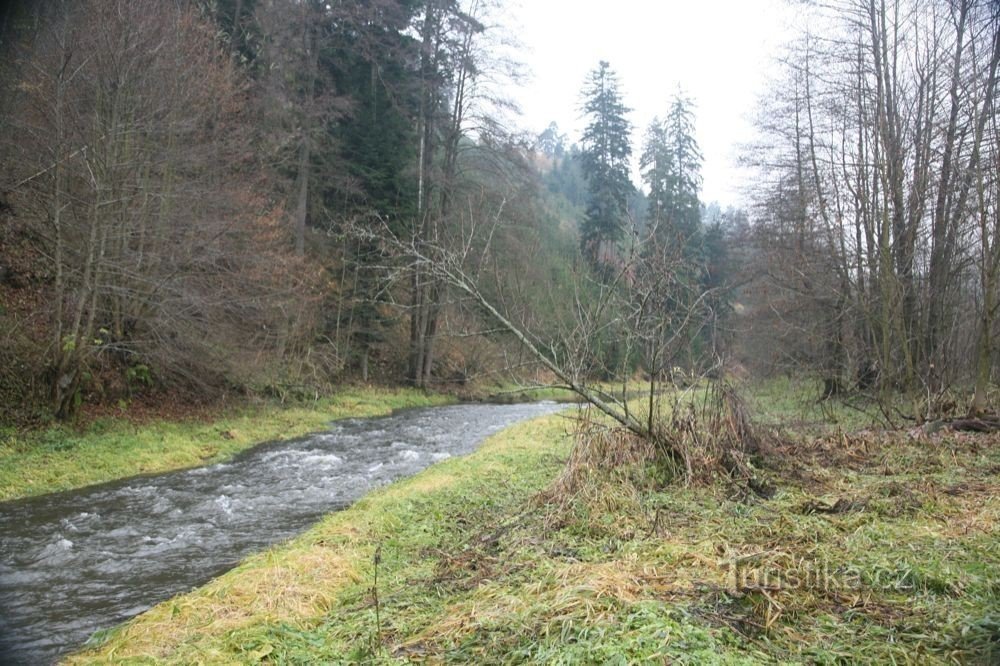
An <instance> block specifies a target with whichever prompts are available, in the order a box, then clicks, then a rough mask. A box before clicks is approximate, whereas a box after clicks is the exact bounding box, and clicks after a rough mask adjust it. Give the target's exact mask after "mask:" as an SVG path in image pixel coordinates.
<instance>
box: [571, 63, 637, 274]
mask: <svg viewBox="0 0 1000 666" xmlns="http://www.w3.org/2000/svg"><path fill="white" fill-rule="evenodd" d="M583 97H584V103H583V111H584V114H585V116H586V117H587V119H588V123H587V128H586V130H585V131H584V133H583V152H582V154H581V157H582V160H581V166H582V168H583V173H584V176H585V177H586V179H587V194H588V196H587V209H586V215H585V218H584V221H583V226H582V229H581V243H582V246H583V253H584V255H585V256H586V257H587V258H588V259H589V260H590V262H591V264H592V265H593V266H594V267H597V268H599V267H601V266H603V265H606V264H608V263H611V262H613V257H614V256H615V254H616V252H617V243H618V242H619V241H621V240H622V237H623V235H624V230H625V226H626V223H627V221H628V202H629V197H630V195H631V194H632V191H633V190H634V187H633V186H632V182H631V180H629V158H630V157H631V156H632V144H631V139H630V136H629V135H630V133H631V131H632V125H631V123H629V121H628V119H627V118H626V115H627V114H628V113H629V111H630V110H631V109H629V108H628V107H626V106H625V104H624V103H623V102H622V95H621V91H620V90H619V84H618V77H617V75H616V74H615V73H614V71H613V70H612V69H611V67H610V65H609V64H608V63H607V62H606V61H601V63H600V64H599V65H598V67H597V68H596V69H595V70H593V71H592V72H591V73H590V76H589V78H588V80H587V83H586V85H585V87H584V90H583Z"/></svg>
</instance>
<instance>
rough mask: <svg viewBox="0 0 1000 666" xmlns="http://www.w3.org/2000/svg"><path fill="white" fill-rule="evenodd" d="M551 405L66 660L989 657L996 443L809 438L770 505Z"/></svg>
mask: <svg viewBox="0 0 1000 666" xmlns="http://www.w3.org/2000/svg"><path fill="white" fill-rule="evenodd" d="M570 427H571V422H570V421H568V420H567V419H566V418H564V417H547V418H544V419H538V420H535V421H532V422H528V423H525V424H522V425H518V426H515V427H513V428H510V429H508V430H506V431H504V432H502V433H500V434H498V435H496V436H494V437H492V438H490V439H489V440H488V441H487V442H486V443H485V444H484V445H483V446H482V447H481V448H480V449H479V450H477V451H476V452H475V453H473V454H472V455H470V456H468V457H464V458H461V459H454V460H448V461H445V462H444V463H441V464H438V465H435V466H433V467H431V468H430V469H428V470H426V471H424V472H422V473H420V474H418V475H417V476H414V477H412V478H410V479H407V480H405V481H402V482H398V483H395V484H393V485H392V486H389V487H387V488H384V489H381V490H378V491H376V492H374V493H371V494H369V495H368V496H366V497H365V498H363V499H362V500H360V501H359V502H357V503H356V504H354V505H353V506H352V507H350V508H349V509H347V510H345V511H343V512H340V513H337V514H334V515H331V516H328V517H327V518H325V519H324V520H323V521H322V522H321V523H319V524H318V525H317V526H316V527H314V528H313V529H311V530H309V531H308V532H306V533H305V534H303V535H302V536H300V537H298V538H296V539H294V540H292V541H291V542H289V543H288V544H286V545H283V546H279V547H276V548H272V549H270V550H268V551H266V552H264V553H261V554H259V555H256V556H253V557H251V558H249V559H248V560H246V561H245V562H244V563H243V564H241V565H240V566H239V567H238V568H236V569H235V570H233V571H231V572H229V573H227V574H225V575H223V576H221V577H220V578H218V579H216V580H214V581H213V582H211V583H210V584H208V585H207V586H205V587H203V588H200V589H198V590H195V591H193V592H191V593H190V594H186V595H182V596H179V597H176V598H174V599H172V600H170V601H167V602H165V603H163V604H160V605H159V606H157V607H155V608H154V609H152V610H151V611H149V612H147V613H145V614H143V615H141V616H139V617H138V618H136V619H135V620H134V621H132V622H130V623H128V624H126V625H124V626H123V627H120V628H117V629H115V630H112V631H109V632H106V633H105V634H103V635H102V636H101V637H99V638H98V639H97V641H96V643H97V644H96V645H94V646H93V647H92V648H91V650H90V651H88V652H84V653H81V654H78V655H76V656H73V657H71V658H70V659H69V660H68V662H69V663H72V664H85V663H87V664H89V663H117V662H126V661H139V662H145V661H155V662H156V663H178V664H180V663H198V662H201V663H213V664H215V663H317V662H322V663H356V662H360V661H364V662H369V663H402V662H406V661H410V660H413V659H417V660H428V661H431V662H434V663H500V662H511V661H515V662H520V663H525V662H526V663H552V662H553V661H559V662H563V663H578V662H588V663H590V662H605V661H609V660H610V661H618V662H622V663H625V662H629V663H635V662H645V661H649V660H657V661H661V660H667V661H670V662H671V663H691V664H703V663H715V664H756V663H774V662H783V663H889V662H895V663H956V662H959V663H963V662H964V663H991V660H995V659H996V657H997V655H998V654H1000V653H998V652H997V649H998V647H1000V622H998V618H997V616H996V612H995V609H996V602H997V590H998V589H1000V582H998V580H997V577H996V572H997V571H1000V543H998V542H997V540H996V538H995V534H996V530H997V528H998V527H1000V480H998V470H1000V446H998V443H1000V442H998V441H997V439H996V438H995V437H994V438H977V437H958V436H954V437H935V438H926V439H914V438H911V437H908V436H907V435H905V434H897V433H876V432H874V431H872V432H869V433H867V434H864V433H861V434H852V435H846V434H845V433H843V432H839V431H834V432H833V433H829V434H824V435H818V436H815V437H802V438H800V439H799V440H798V441H795V442H789V443H787V448H786V449H784V450H782V451H780V452H777V453H778V454H779V455H777V456H776V458H775V461H774V463H773V465H772V466H771V468H770V470H769V473H770V474H772V475H773V477H774V479H775V481H776V483H777V485H778V489H779V490H778V493H777V495H776V496H775V497H774V498H773V499H771V500H769V501H756V500H748V499H747V498H745V497H744V498H739V497H733V496H731V490H732V489H731V487H729V486H727V485H726V484H724V483H718V484H713V485H707V486H706V485H703V486H694V487H688V488H684V487H679V486H676V485H668V486H660V485H658V484H656V483H654V482H651V481H650V477H649V476H648V475H645V474H643V471H642V470H640V469H635V468H630V467H629V466H627V465H626V466H622V467H619V468H616V469H613V470H601V469H591V470H589V472H588V475H587V478H586V482H585V483H583V484H582V485H581V486H580V488H579V489H578V490H577V491H576V492H575V493H574V494H573V495H572V496H565V495H559V494H558V493H556V494H553V492H552V488H553V487H554V481H555V480H556V479H557V478H558V477H559V475H560V473H561V471H562V470H563V469H564V467H565V462H566V460H567V458H568V456H569V455H570V450H571V446H572V438H571V436H570V434H569V430H570Z"/></svg>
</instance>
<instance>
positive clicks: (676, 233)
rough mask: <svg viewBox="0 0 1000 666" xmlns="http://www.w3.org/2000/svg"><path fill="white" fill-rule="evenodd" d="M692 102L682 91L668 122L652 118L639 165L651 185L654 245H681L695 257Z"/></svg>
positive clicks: (697, 180) (697, 173)
mask: <svg viewBox="0 0 1000 666" xmlns="http://www.w3.org/2000/svg"><path fill="white" fill-rule="evenodd" d="M693 106H694V105H693V103H692V102H691V100H690V99H688V98H686V97H684V95H683V94H682V93H680V92H678V93H677V95H676V96H675V97H674V100H673V102H672V103H671V105H670V112H669V113H668V115H667V117H666V120H662V121H661V120H660V119H658V118H654V119H653V122H652V123H651V124H650V126H649V129H648V130H647V132H646V140H645V144H644V147H643V153H642V157H641V159H640V162H639V165H640V168H641V169H642V177H643V180H645V182H646V185H647V186H648V187H649V218H650V223H651V224H653V225H655V227H654V228H655V230H656V234H655V236H656V241H657V242H658V243H660V244H661V245H662V246H665V247H666V246H680V249H681V250H682V252H683V254H684V256H685V257H687V258H689V259H696V258H697V255H698V249H699V246H700V239H701V208H700V203H699V201H698V196H699V193H700V190H701V159H702V158H701V151H700V150H699V149H698V142H697V141H696V140H695V138H694V112H693Z"/></svg>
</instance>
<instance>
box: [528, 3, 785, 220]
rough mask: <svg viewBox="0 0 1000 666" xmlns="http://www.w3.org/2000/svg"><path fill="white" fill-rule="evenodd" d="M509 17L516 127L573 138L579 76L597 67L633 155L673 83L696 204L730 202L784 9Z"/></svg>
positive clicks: (588, 8) (632, 6) (779, 39)
mask: <svg viewBox="0 0 1000 666" xmlns="http://www.w3.org/2000/svg"><path fill="white" fill-rule="evenodd" d="M509 12H510V16H509V20H510V22H511V24H512V27H514V29H515V30H516V33H517V35H518V37H519V38H520V40H521V42H522V43H523V45H524V48H523V49H522V50H521V55H522V60H523V61H524V62H525V63H526V64H527V66H528V68H529V70H530V74H531V78H530V79H529V80H528V81H527V82H526V83H525V85H524V86H523V88H521V89H520V90H518V91H515V92H514V95H515V97H516V98H517V99H518V100H519V102H520V104H521V107H522V110H523V112H524V115H523V117H522V119H521V124H522V125H524V126H525V127H526V128H528V129H531V130H533V131H536V132H540V131H541V130H543V129H544V128H545V127H547V126H548V124H549V123H550V122H551V121H553V120H554V121H556V122H557V123H558V124H559V126H560V128H561V129H562V131H563V132H565V133H567V134H569V137H570V141H571V142H576V141H578V140H579V138H580V133H581V130H582V128H583V125H584V122H583V120H582V119H581V117H580V110H579V107H580V91H581V89H582V88H583V85H584V81H585V79H586V78H587V74H588V72H589V71H590V70H592V69H594V67H596V66H597V63H598V61H600V60H607V61H608V62H609V63H611V67H612V69H614V70H615V71H616V72H617V73H618V77H619V80H620V82H621V85H622V90H623V92H624V98H625V102H626V104H627V105H628V106H630V107H631V108H632V109H633V113H632V114H631V116H630V120H631V121H632V123H633V125H634V126H635V128H636V131H635V132H634V133H633V137H632V138H633V153H635V155H636V156H638V153H639V152H641V143H642V137H643V135H644V133H645V129H646V127H647V125H648V124H649V121H650V120H651V119H652V118H653V116H656V115H659V116H661V117H662V116H664V115H665V114H666V111H667V109H668V104H669V102H670V99H671V98H672V96H673V94H674V92H675V91H676V90H677V86H678V84H680V85H681V87H682V88H683V89H684V90H685V92H686V93H687V94H688V96H689V97H691V98H693V99H694V101H695V104H696V110H695V113H696V116H697V124H696V132H697V137H696V138H697V140H698V144H699V145H700V146H701V150H702V153H703V155H704V158H705V161H704V166H703V170H702V175H703V176H704V188H703V192H702V199H703V200H704V201H706V202H711V201H718V202H720V203H721V204H723V205H726V204H738V203H740V200H741V198H740V189H741V187H742V186H743V185H744V184H745V183H744V181H745V180H746V176H745V175H744V173H743V172H741V170H739V169H738V168H737V167H736V157H737V150H738V144H739V143H740V142H741V141H746V140H748V139H750V138H752V136H753V134H752V133H753V129H752V124H751V121H752V118H753V113H754V109H755V106H756V101H757V99H758V97H759V96H760V95H761V94H762V93H763V92H764V90H765V88H766V82H767V80H768V76H769V73H770V72H771V71H772V70H773V63H774V59H775V57H776V56H777V55H778V52H779V48H780V46H781V44H783V43H784V42H785V41H786V39H787V37H788V35H789V34H790V25H791V22H792V11H791V10H790V9H789V8H787V7H786V5H785V3H784V2H782V1H781V0H652V1H651V0H603V1H596V0H520V2H516V1H515V2H512V3H511V5H510V9H509Z"/></svg>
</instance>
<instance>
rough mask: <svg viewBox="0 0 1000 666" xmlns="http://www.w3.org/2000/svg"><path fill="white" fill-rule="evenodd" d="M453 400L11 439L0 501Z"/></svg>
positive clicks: (251, 411) (389, 392) (416, 398)
mask: <svg viewBox="0 0 1000 666" xmlns="http://www.w3.org/2000/svg"><path fill="white" fill-rule="evenodd" d="M450 400H452V399H451V398H448V397H447V396H441V395H428V394H425V393H423V392H420V391H414V390H407V389H376V388H373V389H368V388H366V389H349V390H346V391H343V392H341V393H338V394H337V395H335V396H333V397H330V398H326V399H323V400H319V401H316V402H311V403H308V404H300V405H295V406H281V405H276V404H272V405H266V404H265V405H262V406H258V407H253V408H250V407H243V408H240V409H237V410H233V411H232V412H230V413H228V414H223V415H219V416H217V417H213V418H211V419H209V420H204V419H201V420H198V419H191V420H187V421H155V422H152V423H143V424H141V425H138V424H132V423H129V422H127V421H124V420H114V419H111V420H108V419H104V420H98V421H95V422H93V423H90V424H88V425H87V426H86V427H85V428H84V429H83V430H75V429H72V428H68V427H53V428H48V429H46V430H42V431H37V432H30V433H23V434H17V433H13V434H9V435H8V436H7V437H6V438H4V440H3V441H2V442H0V500H9V499H14V498H17V497H24V496H28V495H38V494H42V493H48V492H54V491H58V490H67V489H70V488H77V487H80V486H85V485H89V484H92V483H101V482H103V481H110V480H112V479H117V478H123V477H128V476H133V475H135V474H143V473H150V472H162V471H166V470H173V469H182V468H185V467H193V466H197V465H204V464H210V463H215V462H219V461H221V460H225V459H226V458H228V457H230V456H232V455H233V454H235V453H238V452H239V451H242V450H244V449H246V448H248V447H250V446H253V445H254V444H257V443H259V442H265V441H270V440H276V439H288V438H292V437H298V436H300V435H305V434H307V433H310V432H315V431H317V430H322V429H323V428H324V427H325V426H326V424H327V423H329V422H330V421H331V420H333V419H340V418H349V417H365V416H377V415H381V414H387V413H389V412H391V411H392V410H394V409H402V408H406V407H425V406H430V405H435V404H442V403H444V402H448V401H450Z"/></svg>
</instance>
